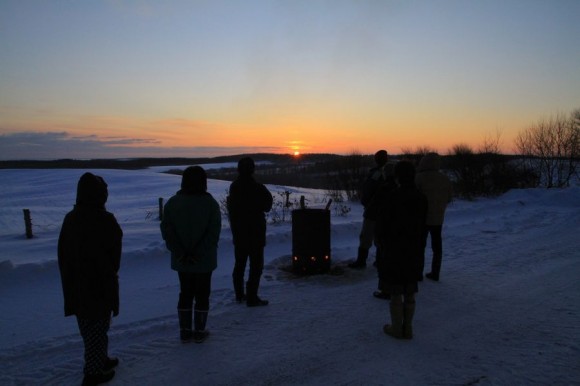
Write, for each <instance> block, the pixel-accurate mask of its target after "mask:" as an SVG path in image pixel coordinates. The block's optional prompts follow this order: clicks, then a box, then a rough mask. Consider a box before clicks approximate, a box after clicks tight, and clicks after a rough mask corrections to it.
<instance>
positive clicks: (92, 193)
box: [58, 173, 123, 385]
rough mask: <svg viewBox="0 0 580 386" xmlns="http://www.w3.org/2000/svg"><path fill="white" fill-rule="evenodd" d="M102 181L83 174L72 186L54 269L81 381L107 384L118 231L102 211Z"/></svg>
mask: <svg viewBox="0 0 580 386" xmlns="http://www.w3.org/2000/svg"><path fill="white" fill-rule="evenodd" d="M108 196H109V195H108V190H107V183H106V182H105V180H104V179H103V178H102V177H100V176H97V175H94V174H93V173H84V174H83V175H82V176H81V177H80V179H79V181H78V184H77V197H76V204H75V206H74V208H73V210H72V211H70V212H68V213H67V215H66V216H65V218H64V221H63V223H62V227H61V230H60V234H59V237H58V267H59V271H60V276H61V282H62V290H63V295H64V314H65V316H71V315H75V316H76V318H77V323H78V327H79V332H80V334H81V337H82V338H83V343H84V350H85V352H84V358H85V364H84V369H83V371H84V378H83V385H96V384H99V383H104V382H108V381H109V380H111V379H112V378H113V377H114V376H115V370H114V368H115V367H116V366H117V365H118V364H119V360H118V359H117V358H109V356H108V346H109V344H108V343H109V338H108V336H107V334H108V331H109V328H110V324H111V315H112V316H117V315H119V278H118V275H117V273H118V271H119V268H120V265H121V248H122V238H123V231H122V230H121V227H120V226H119V224H118V223H117V220H116V219H115V216H114V215H113V214H112V213H110V212H108V211H107V210H106V209H105V203H106V202H107V198H108Z"/></svg>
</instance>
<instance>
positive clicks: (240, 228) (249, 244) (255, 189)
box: [227, 175, 273, 248]
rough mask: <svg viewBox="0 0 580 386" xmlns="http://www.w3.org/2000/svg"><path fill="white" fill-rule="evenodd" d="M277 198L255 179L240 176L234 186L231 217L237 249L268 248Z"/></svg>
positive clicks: (230, 194) (228, 203) (231, 196)
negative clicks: (268, 219)
mask: <svg viewBox="0 0 580 386" xmlns="http://www.w3.org/2000/svg"><path fill="white" fill-rule="evenodd" d="M272 203H273V197H272V194H271V193H270V192H269V191H268V189H267V188H266V187H265V186H264V185H263V184H260V183H258V182H256V180H254V178H253V177H252V176H251V175H240V176H239V177H238V178H237V179H236V180H235V181H234V182H232V184H231V185H230V192H229V196H228V199H227V206H228V215H229V219H230V226H231V229H232V236H233V239H234V245H235V246H237V247H240V248H260V247H264V246H265V245H266V216H265V213H267V212H269V211H270V209H272Z"/></svg>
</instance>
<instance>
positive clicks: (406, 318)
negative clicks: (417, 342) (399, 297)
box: [403, 303, 415, 339]
mask: <svg viewBox="0 0 580 386" xmlns="http://www.w3.org/2000/svg"><path fill="white" fill-rule="evenodd" d="M414 315H415V303H405V304H404V306H403V338H404V339H413V316H414Z"/></svg>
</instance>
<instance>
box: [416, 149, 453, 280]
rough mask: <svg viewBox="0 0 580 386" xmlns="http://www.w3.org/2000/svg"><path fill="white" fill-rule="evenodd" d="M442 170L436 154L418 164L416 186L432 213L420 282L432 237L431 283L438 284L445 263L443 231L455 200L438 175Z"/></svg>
mask: <svg viewBox="0 0 580 386" xmlns="http://www.w3.org/2000/svg"><path fill="white" fill-rule="evenodd" d="M440 167H441V157H440V156H439V155H438V154H437V153H428V154H426V155H425V156H423V158H422V159H421V161H420V162H419V167H418V168H417V176H416V177H415V184H416V185H417V188H418V189H419V190H420V191H421V192H422V193H423V194H424V195H425V196H426V197H427V200H428V201H429V211H428V213H427V226H426V227H425V232H424V234H423V253H422V259H421V265H420V275H421V276H420V278H422V277H423V270H424V266H425V249H426V247H427V239H428V237H429V235H430V236H431V250H432V252H433V259H432V262H431V271H430V272H428V273H427V274H426V275H425V276H426V277H427V278H428V279H431V280H435V281H438V280H439V274H440V271H441V261H442V260H443V240H442V235H441V233H442V228H443V220H444V218H445V210H446V208H447V205H448V204H449V203H450V202H451V200H452V198H453V187H452V185H451V181H450V180H449V178H448V177H447V176H446V175H445V174H443V173H441V172H440V171H439V169H440Z"/></svg>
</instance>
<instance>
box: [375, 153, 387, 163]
mask: <svg viewBox="0 0 580 386" xmlns="http://www.w3.org/2000/svg"><path fill="white" fill-rule="evenodd" d="M388 160H389V153H387V151H386V150H379V151H377V152H376V153H375V163H376V164H377V166H378V167H383V166H385V164H386V163H387V161H388Z"/></svg>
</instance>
